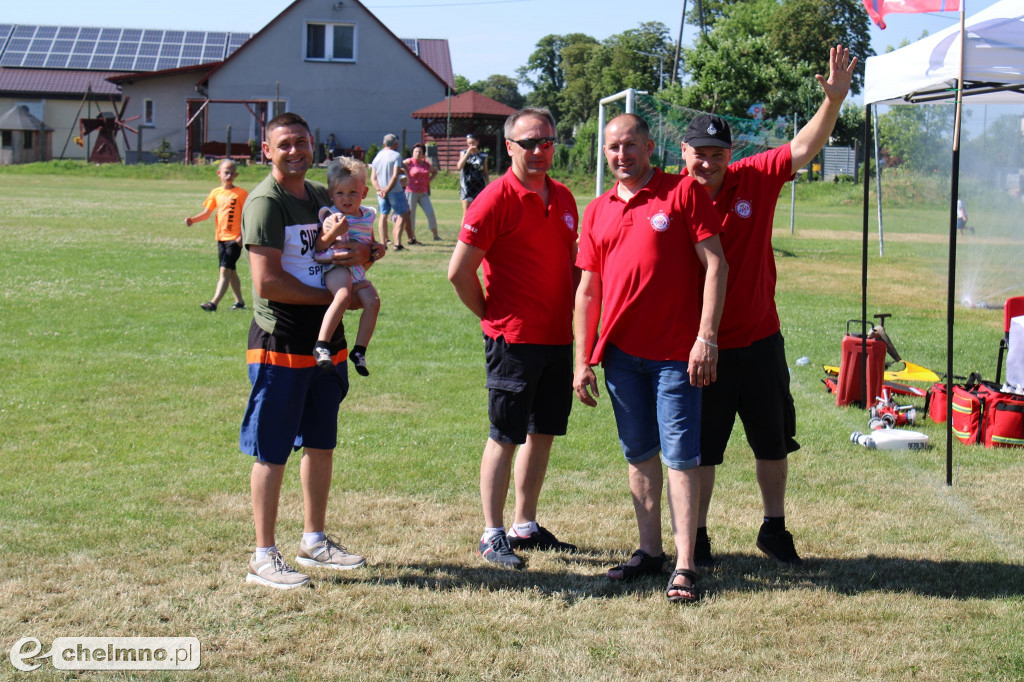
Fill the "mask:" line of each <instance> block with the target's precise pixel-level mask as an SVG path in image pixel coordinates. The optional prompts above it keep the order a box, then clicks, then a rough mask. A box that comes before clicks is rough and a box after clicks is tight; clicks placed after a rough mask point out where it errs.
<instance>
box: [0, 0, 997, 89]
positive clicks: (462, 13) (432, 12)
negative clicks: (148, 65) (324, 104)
mask: <svg viewBox="0 0 1024 682" xmlns="http://www.w3.org/2000/svg"><path fill="white" fill-rule="evenodd" d="M348 1H351V0H348ZM995 1H996V0H965V2H966V3H967V4H966V7H967V14H968V16H970V15H971V14H974V13H975V12H978V11H980V10H982V9H984V8H986V7H988V6H989V5H991V4H993V3H994V2H995ZM4 4H5V5H6V6H5V7H4V9H3V11H2V12H0V21H2V22H5V23H7V22H10V23H16V24H46V25H58V26H76V25H77V26H100V27H117V28H150V29H193V30H207V31H236V32H242V33H255V32H256V31H258V30H260V29H261V28H262V27H263V26H265V25H266V24H267V23H269V22H270V21H271V20H272V19H273V18H274V17H275V16H277V15H278V14H279V13H280V12H281V11H282V10H284V9H285V8H286V7H288V5H289V4H291V2H290V0H213V1H211V0H163V1H159V2H158V1H156V0H102V2H82V0H40V1H39V2H15V1H14V0H8V1H7V2H5V3H4ZM363 5H364V6H365V7H366V8H367V9H369V10H370V11H371V12H373V13H374V14H375V15H376V16H377V18H378V19H380V20H381V21H382V22H383V23H384V24H385V25H386V26H387V27H388V28H389V29H391V31H392V32H393V33H394V34H395V35H397V36H398V37H400V38H447V39H448V42H449V48H450V50H451V55H452V68H453V70H454V72H455V73H456V74H459V75H463V76H465V77H466V78H468V79H469V80H470V81H471V82H473V81H478V80H483V79H485V78H487V77H488V76H490V75H492V74H503V75H506V76H511V77H515V75H516V69H518V68H519V67H520V66H522V65H524V64H525V63H526V61H527V59H528V58H529V56H530V53H531V52H533V50H534V47H535V46H536V44H537V41H538V40H540V39H541V38H542V37H544V36H546V35H549V34H552V33H554V34H566V33H585V34H587V35H590V36H593V37H594V38H597V39H598V40H603V39H605V38H607V37H608V36H610V35H614V34H616V33H622V32H623V31H625V30H627V29H631V28H636V27H637V26H638V24H640V23H641V22H644V21H660V22H661V23H663V24H665V25H666V26H668V28H669V34H670V35H671V38H672V40H673V41H675V40H676V38H677V37H678V34H679V22H680V18H681V15H682V9H683V1H682V0H646V1H645V2H638V3H637V4H636V5H635V6H634V7H636V9H635V10H634V11H632V12H629V11H625V10H624V7H628V5H626V4H625V3H624V2H623V0H364V1H363ZM693 6H694V0H689V2H688V4H687V9H688V10H689V9H690V8H692V7H693ZM957 18H958V15H957V13H956V12H945V13H941V14H938V13H936V14H889V15H887V16H886V18H885V19H886V24H887V26H888V27H887V28H886V29H885V30H884V31H883V30H881V29H879V28H878V27H877V26H875V25H874V24H872V30H871V41H872V47H873V48H874V49H875V52H877V53H879V54H881V53H884V52H885V51H886V48H887V47H889V46H892V47H897V46H899V45H900V44H901V42H902V41H903V40H904V39H906V40H907V41H909V42H913V41H915V40H918V39H919V38H921V36H922V35H923V34H924V32H928V33H935V32H937V31H941V30H942V29H943V28H946V27H947V26H950V25H951V24H953V23H955V22H956V21H957ZM697 30H698V29H697V27H695V26H690V25H686V26H685V27H684V29H683V43H684V45H685V44H689V43H691V42H692V40H693V38H694V37H695V35H696V33H697ZM826 59H827V57H826V56H825V55H823V56H822V69H825V68H827V66H826Z"/></svg>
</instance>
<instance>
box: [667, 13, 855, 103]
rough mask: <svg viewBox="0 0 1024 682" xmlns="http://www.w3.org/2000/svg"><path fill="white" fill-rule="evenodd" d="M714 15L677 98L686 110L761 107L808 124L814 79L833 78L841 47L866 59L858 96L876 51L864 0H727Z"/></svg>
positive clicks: (816, 91)
mask: <svg viewBox="0 0 1024 682" xmlns="http://www.w3.org/2000/svg"><path fill="white" fill-rule="evenodd" d="M708 9H709V10H711V11H712V12H713V14H714V21H713V22H712V25H713V29H712V30H711V31H710V32H709V33H708V35H707V36H706V37H702V38H699V39H698V40H697V43H696V45H695V46H694V47H693V48H690V49H688V50H686V51H685V59H684V62H683V64H684V70H685V72H686V73H687V74H688V75H689V82H688V84H687V86H686V87H684V88H683V89H682V93H681V94H680V93H672V97H673V98H674V99H675V100H676V101H679V102H680V103H682V104H684V105H685V106H689V107H693V108H695V109H702V110H708V111H716V112H718V113H723V114H729V115H734V116H742V115H745V113H746V111H747V108H748V107H749V106H750V105H751V104H753V103H756V102H761V103H763V104H764V105H765V116H766V117H767V118H775V117H778V116H783V117H789V116H790V115H791V114H793V113H798V114H800V116H801V118H806V117H809V116H811V115H813V114H814V112H815V111H816V110H817V108H818V106H819V104H820V103H821V90H820V88H819V87H818V85H817V83H816V82H815V80H814V74H815V73H821V74H822V75H827V73H828V52H829V47H834V46H835V45H836V43H842V44H844V45H845V46H849V47H850V48H851V52H852V53H853V54H854V56H857V57H859V59H860V64H859V66H858V74H857V75H855V78H854V85H853V91H854V92H858V91H859V88H860V83H861V82H862V81H863V64H864V60H865V59H866V58H867V57H868V56H869V55H870V54H871V50H870V34H869V32H868V30H869V26H868V18H867V14H866V12H865V11H864V9H863V7H861V6H860V5H859V3H858V0H781V1H780V0H749V1H746V2H729V1H728V0H724V1H723V2H719V3H715V4H714V5H711V6H710V7H709V8H708Z"/></svg>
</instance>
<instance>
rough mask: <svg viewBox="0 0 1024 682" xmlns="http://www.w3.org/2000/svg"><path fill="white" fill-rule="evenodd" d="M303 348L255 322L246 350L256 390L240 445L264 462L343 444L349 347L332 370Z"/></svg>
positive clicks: (338, 354) (277, 461)
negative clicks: (341, 422)
mask: <svg viewBox="0 0 1024 682" xmlns="http://www.w3.org/2000/svg"><path fill="white" fill-rule="evenodd" d="M298 351H299V349H297V348H295V347H289V346H288V344H287V342H284V341H282V340H281V339H280V338H279V337H275V336H272V335H270V334H267V333H266V332H265V331H263V330H262V329H260V328H259V327H258V326H257V325H256V323H255V321H254V322H253V323H252V326H251V327H250V330H249V350H248V353H247V358H248V366H249V381H250V382H251V383H252V391H251V393H250V394H249V403H248V404H247V405H246V408H245V416H244V417H243V418H242V428H241V431H240V435H239V447H240V449H241V450H242V452H244V453H245V454H247V455H252V456H253V457H256V458H257V459H258V460H259V461H261V462H268V463H270V464H284V463H286V462H287V461H288V457H289V456H290V455H291V453H292V452H293V451H295V450H298V449H299V448H304V447H306V448H314V449H317V450H333V449H334V447H335V446H336V445H337V444H338V408H339V407H340V406H341V401H342V400H344V399H345V395H346V394H347V393H348V365H347V363H346V360H347V359H348V351H347V350H346V349H344V348H342V349H341V350H339V351H338V352H336V353H335V355H334V362H335V366H334V370H333V371H331V372H325V371H324V370H322V369H320V367H318V366H317V364H316V360H315V359H314V358H313V355H312V353H311V352H309V353H303V352H298Z"/></svg>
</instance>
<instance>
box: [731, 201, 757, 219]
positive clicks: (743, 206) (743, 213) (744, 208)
mask: <svg viewBox="0 0 1024 682" xmlns="http://www.w3.org/2000/svg"><path fill="white" fill-rule="evenodd" d="M733 210H734V211H736V215H738V216H739V217H741V218H749V217H750V214H751V213H753V212H754V207H753V206H751V205H750V202H749V201H748V200H746V199H737V200H736V205H735V206H733Z"/></svg>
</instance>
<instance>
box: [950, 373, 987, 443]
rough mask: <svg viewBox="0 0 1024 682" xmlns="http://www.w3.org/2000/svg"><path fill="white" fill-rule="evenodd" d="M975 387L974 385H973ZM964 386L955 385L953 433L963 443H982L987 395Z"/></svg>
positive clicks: (952, 416)
mask: <svg viewBox="0 0 1024 682" xmlns="http://www.w3.org/2000/svg"><path fill="white" fill-rule="evenodd" d="M972 389H973V387H972ZM972 389H968V388H965V387H963V386H954V387H953V414H952V415H951V416H950V419H952V420H953V435H954V436H956V437H957V439H958V440H959V441H960V442H961V443H966V444H967V445H973V444H974V443H980V442H981V440H982V437H981V428H982V425H983V424H984V412H985V397H984V396H982V395H979V394H978V392H977V391H975V390H972Z"/></svg>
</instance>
